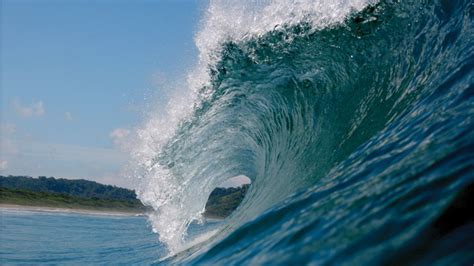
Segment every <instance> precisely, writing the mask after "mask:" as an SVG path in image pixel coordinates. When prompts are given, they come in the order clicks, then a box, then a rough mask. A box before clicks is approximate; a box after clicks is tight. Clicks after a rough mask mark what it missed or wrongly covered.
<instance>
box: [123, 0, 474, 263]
mask: <svg viewBox="0 0 474 266" xmlns="http://www.w3.org/2000/svg"><path fill="white" fill-rule="evenodd" d="M473 19H474V5H473V4H472V3H471V1H468V0H457V1H444V0H434V1H396V0H381V1H375V0H374V1H370V0H353V1H349V0H331V1H330V0H320V1H304V0H301V1H296V0H294V1H289V0H282V1H210V3H209V4H208V7H207V9H206V12H205V14H204V17H203V18H202V21H201V23H200V30H199V31H198V33H197V34H196V37H195V44H196V46H197V47H198V49H199V58H198V59H197V63H196V65H195V66H194V67H192V68H191V69H189V71H188V72H186V79H183V80H177V81H176V87H175V88H174V91H173V95H172V96H171V97H170V100H169V102H168V104H167V106H166V108H164V109H165V112H164V113H158V112H156V110H153V111H152V112H150V115H149V117H148V118H147V119H146V121H145V122H144V124H143V126H142V127H141V128H139V129H138V130H137V131H136V132H135V139H134V140H133V143H134V145H133V146H134V148H133V150H132V153H131V155H132V156H131V157H132V159H131V161H130V163H129V166H128V169H129V172H130V175H131V176H132V177H133V178H136V179H137V180H138V184H137V186H136V191H137V194H138V196H139V198H140V200H141V201H142V202H143V203H144V204H145V205H147V206H150V207H152V209H153V212H151V213H150V214H149V219H148V220H149V222H150V224H151V225H152V228H153V231H154V232H156V233H157V234H158V236H159V239H160V241H161V242H162V243H163V244H164V245H166V247H167V250H168V254H167V256H164V257H163V258H161V259H158V261H157V263H165V264H168V263H171V264H232V265H233V264H242V263H245V264H288V263H292V264H337V265H340V264H351V265H352V264H395V263H422V264H433V263H436V264H441V265H451V264H457V265H459V264H472V263H473V262H474V253H473V252H472V250H474V225H473V222H472V220H473V219H472V216H468V217H467V218H465V219H462V220H461V221H458V222H457V223H456V226H454V227H449V228H448V229H449V230H448V229H446V228H445V227H443V226H440V223H441V224H443V223H442V222H443V221H444V220H440V219H441V218H443V217H444V218H443V219H446V218H445V217H446V216H445V215H444V214H446V213H447V212H446V211H447V210H449V208H450V206H451V205H452V203H453V202H454V201H455V199H456V197H457V196H458V195H460V193H461V194H462V193H465V191H466V190H467V189H471V191H472V183H473V182H474V174H473V170H474V156H473V155H474V152H473V151H474V130H473V129H474V122H473V117H474V116H473V115H474V101H473V96H474V87H473V77H474V71H473V64H474V60H473V57H474V46H473V39H474V31H473ZM239 175H244V176H247V177H249V178H250V179H251V181H252V183H251V186H250V189H249V191H248V193H247V195H246V197H245V199H244V201H243V202H242V204H241V205H240V206H239V208H238V209H237V210H236V211H235V212H234V213H233V214H232V215H231V216H230V217H228V218H226V219H225V220H224V221H223V222H222V223H221V224H220V226H219V228H218V229H215V228H213V229H212V230H209V231H207V232H202V234H201V235H199V236H196V237H195V238H191V239H190V237H189V235H188V227H189V226H190V225H191V224H193V223H196V222H197V223H200V222H204V219H203V217H202V213H203V211H204V207H205V205H206V202H207V199H208V197H209V195H210V193H211V192H212V191H213V189H214V188H216V187H217V186H219V185H220V184H222V183H223V182H224V181H226V180H228V179H229V178H232V177H235V176H239ZM471 199H472V198H471ZM471 209H472V208H471ZM471 209H470V210H471ZM448 213H449V212H448ZM454 218H455V217H448V220H449V219H454ZM456 218H457V216H456ZM440 221H441V222H440Z"/></svg>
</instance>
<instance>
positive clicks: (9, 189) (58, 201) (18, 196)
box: [0, 176, 249, 218]
mask: <svg viewBox="0 0 474 266" xmlns="http://www.w3.org/2000/svg"><path fill="white" fill-rule="evenodd" d="M248 187H249V185H244V186H242V187H240V188H216V189H215V190H214V191H213V192H212V193H211V195H210V196H209V200H208V202H207V204H206V211H205V213H204V216H206V217H212V218H225V217H227V216H228V215H229V214H230V213H232V211H234V210H235V209H236V208H237V207H238V205H239V204H240V202H241V201H242V200H243V198H244V196H245V194H246V193H247V190H248ZM0 204H15V205H26V206H38V207H55V208H68V209H91V210H99V211H100V210H103V211H126V212H145V211H146V210H147V209H148V207H146V206H144V205H143V204H142V203H141V202H140V201H139V200H138V199H137V196H136V194H135V191H133V190H130V189H126V188H120V187H116V186H110V185H103V184H99V183H97V182H94V181H88V180H83V179H81V180H69V179H62V178H54V177H42V176H41V177H39V178H32V177H28V176H0Z"/></svg>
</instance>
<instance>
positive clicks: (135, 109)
mask: <svg viewBox="0 0 474 266" xmlns="http://www.w3.org/2000/svg"><path fill="white" fill-rule="evenodd" d="M1 5H2V7H1V12H2V13H1V26H0V27H1V31H0V32H1V41H0V42H1V43H0V45H1V46H0V49H1V51H0V52H1V53H0V59H1V60H0V61H1V77H0V88H1V95H0V97H1V99H0V103H1V109H0V112H1V114H0V115H1V116H0V123H1V128H0V140H1V146H0V148H1V149H0V174H3V175H7V174H12V175H31V176H38V175H45V176H56V177H65V178H86V179H93V180H96V181H98V182H102V183H109V184H116V185H121V186H129V185H128V184H129V181H128V180H124V179H123V178H122V177H121V176H120V169H121V167H122V165H123V164H124V163H125V162H126V159H127V156H126V154H125V153H124V152H122V151H120V149H119V148H118V147H117V145H115V144H114V140H115V141H117V139H116V138H119V137H120V136H121V135H122V134H126V133H127V130H129V129H131V128H133V127H134V126H137V125H139V123H140V122H141V121H142V119H143V118H142V117H143V112H145V111H146V106H147V105H150V104H158V105H159V104H165V102H166V99H165V97H164V98H161V100H160V99H159V97H158V98H157V97H156V95H160V94H161V93H162V92H161V91H160V89H161V88H160V85H159V84H157V82H156V80H155V79H156V78H155V77H167V78H168V77H177V76H179V75H182V74H183V73H185V72H186V70H187V69H188V68H189V65H192V64H193V63H194V62H195V60H196V57H197V51H196V48H195V46H194V42H193V37H194V34H195V33H196V31H197V30H198V25H199V19H200V17H201V14H202V12H203V10H204V8H205V3H204V2H196V1H171V0H170V1H158V0H157V1H151V0H150V1H146V0H138V1H137V0H128V1H120V0H119V1H110V0H96V1H87V0H68V1H60V0H30V1H26V0H24V1H22V0H17V1H13V0H2V1H1ZM170 79H171V78H170ZM163 93H164V92H163ZM150 97H151V98H153V99H150ZM114 138H115V139H114Z"/></svg>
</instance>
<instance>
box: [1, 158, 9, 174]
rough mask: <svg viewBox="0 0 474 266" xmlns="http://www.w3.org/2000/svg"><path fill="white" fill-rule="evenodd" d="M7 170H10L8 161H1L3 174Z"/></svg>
mask: <svg viewBox="0 0 474 266" xmlns="http://www.w3.org/2000/svg"><path fill="white" fill-rule="evenodd" d="M7 168H8V161H5V160H1V161H0V172H3V171H5V170H7Z"/></svg>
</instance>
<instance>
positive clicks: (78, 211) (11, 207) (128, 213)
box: [0, 203, 145, 216]
mask: <svg viewBox="0 0 474 266" xmlns="http://www.w3.org/2000/svg"><path fill="white" fill-rule="evenodd" d="M1 209H6V210H13V211H30V212H55V213H76V214H89V215H105V216H144V215H145V213H144V212H132V211H110V210H93V209H81V208H57V207H43V206H29V205H16V204H4V203H0V210H1Z"/></svg>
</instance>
